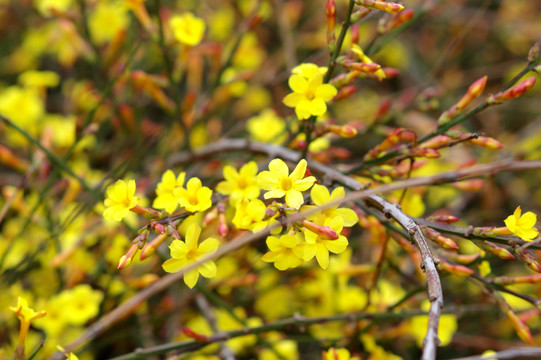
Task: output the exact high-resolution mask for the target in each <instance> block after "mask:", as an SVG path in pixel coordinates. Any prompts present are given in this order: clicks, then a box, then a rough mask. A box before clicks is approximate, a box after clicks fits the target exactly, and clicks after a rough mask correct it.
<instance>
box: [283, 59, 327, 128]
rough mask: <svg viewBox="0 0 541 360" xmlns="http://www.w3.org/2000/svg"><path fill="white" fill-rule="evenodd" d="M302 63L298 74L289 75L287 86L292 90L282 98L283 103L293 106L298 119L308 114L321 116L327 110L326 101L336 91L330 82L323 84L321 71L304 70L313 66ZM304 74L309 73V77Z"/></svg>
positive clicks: (306, 117) (307, 116)
mask: <svg viewBox="0 0 541 360" xmlns="http://www.w3.org/2000/svg"><path fill="white" fill-rule="evenodd" d="M302 65H304V68H301V70H299V71H300V74H295V73H293V75H291V76H290V77H289V87H290V88H291V90H293V92H292V93H291V94H289V95H287V96H286V97H285V98H284V104H285V105H286V106H289V107H294V108H295V113H296V114H297V117H298V118H299V119H300V120H303V119H308V118H309V117H310V116H321V115H323V114H325V113H326V112H327V104H326V103H325V102H326V101H329V100H331V99H332V98H333V97H334V96H335V95H336V93H337V90H336V88H335V87H334V86H333V85H330V84H323V75H322V74H321V71H317V70H316V71H312V70H306V69H311V68H313V67H311V66H306V64H302ZM305 75H311V76H309V77H307V76H305Z"/></svg>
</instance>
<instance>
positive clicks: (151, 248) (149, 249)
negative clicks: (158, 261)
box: [139, 233, 169, 260]
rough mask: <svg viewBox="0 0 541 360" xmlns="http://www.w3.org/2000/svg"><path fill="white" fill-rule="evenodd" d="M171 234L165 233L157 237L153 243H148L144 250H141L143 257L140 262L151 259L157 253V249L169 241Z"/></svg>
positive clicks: (141, 256)
mask: <svg viewBox="0 0 541 360" xmlns="http://www.w3.org/2000/svg"><path fill="white" fill-rule="evenodd" d="M168 236H169V234H167V233H164V234H160V235H158V236H156V237H155V238H154V239H152V241H150V242H149V243H147V244H146V245H145V246H144V247H143V250H141V255H140V256H139V260H145V259H146V258H148V257H150V256H151V255H153V254H154V253H155V252H156V249H158V247H159V246H160V245H161V244H162V243H163V242H164V241H165V239H167V237H168Z"/></svg>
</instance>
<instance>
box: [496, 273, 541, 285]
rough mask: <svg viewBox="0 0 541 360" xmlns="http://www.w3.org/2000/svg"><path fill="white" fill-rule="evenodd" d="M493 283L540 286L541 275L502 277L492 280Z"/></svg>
mask: <svg viewBox="0 0 541 360" xmlns="http://www.w3.org/2000/svg"><path fill="white" fill-rule="evenodd" d="M492 282H494V283H495V284H498V285H511V284H539V283H541V274H533V275H527V276H500V277H497V278H494V279H492Z"/></svg>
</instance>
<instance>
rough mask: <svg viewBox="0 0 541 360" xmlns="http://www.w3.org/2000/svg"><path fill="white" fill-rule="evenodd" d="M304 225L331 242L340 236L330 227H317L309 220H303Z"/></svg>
mask: <svg viewBox="0 0 541 360" xmlns="http://www.w3.org/2000/svg"><path fill="white" fill-rule="evenodd" d="M302 225H303V226H304V227H305V228H307V229H308V230H310V231H312V232H315V233H316V234H318V235H322V236H323V237H325V238H327V239H329V240H336V239H338V234H337V233H336V231H334V230H333V229H331V228H330V227H329V226H323V225H317V224H314V223H313V222H311V221H308V220H303V221H302Z"/></svg>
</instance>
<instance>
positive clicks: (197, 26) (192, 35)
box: [169, 12, 206, 46]
mask: <svg viewBox="0 0 541 360" xmlns="http://www.w3.org/2000/svg"><path fill="white" fill-rule="evenodd" d="M169 26H170V27H171V29H172V30H173V35H174V36H175V39H176V40H177V41H178V42H179V43H182V44H186V45H190V46H194V45H197V44H199V43H200V42H201V40H202V39H203V35H204V34H205V28H206V25H205V21H203V19H201V18H198V17H196V16H194V15H193V14H192V13H189V12H187V13H184V14H182V15H175V16H173V17H171V19H170V20H169Z"/></svg>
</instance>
